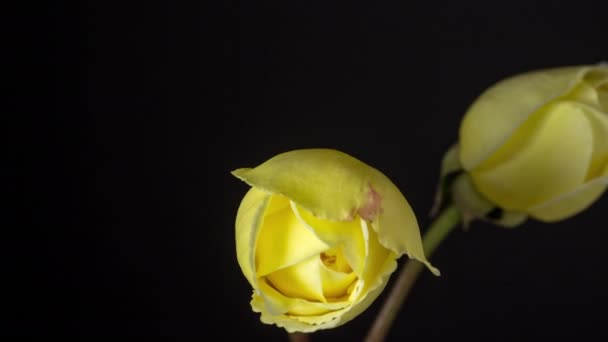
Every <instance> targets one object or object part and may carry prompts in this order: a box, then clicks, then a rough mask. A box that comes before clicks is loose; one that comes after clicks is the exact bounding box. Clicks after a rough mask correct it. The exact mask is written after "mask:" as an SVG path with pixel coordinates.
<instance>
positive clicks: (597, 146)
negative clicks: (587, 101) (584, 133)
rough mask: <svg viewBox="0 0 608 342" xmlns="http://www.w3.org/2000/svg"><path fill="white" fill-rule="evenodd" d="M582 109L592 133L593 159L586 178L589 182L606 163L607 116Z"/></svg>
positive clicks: (591, 109) (595, 111)
mask: <svg viewBox="0 0 608 342" xmlns="http://www.w3.org/2000/svg"><path fill="white" fill-rule="evenodd" d="M582 109H583V111H584V113H585V115H587V118H588V120H589V123H590V124H591V130H592V132H593V157H592V159H591V164H590V166H589V169H588V170H587V177H586V179H587V180H591V179H593V178H595V177H597V176H599V174H600V173H601V172H602V169H603V167H604V165H606V163H607V162H608V114H607V113H602V112H600V111H598V110H597V109H595V108H592V107H587V106H584V107H582Z"/></svg>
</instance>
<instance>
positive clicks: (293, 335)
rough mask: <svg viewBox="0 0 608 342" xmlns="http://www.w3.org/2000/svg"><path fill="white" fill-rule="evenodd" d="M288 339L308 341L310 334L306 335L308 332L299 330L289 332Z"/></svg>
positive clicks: (300, 341) (299, 341) (293, 341)
mask: <svg viewBox="0 0 608 342" xmlns="http://www.w3.org/2000/svg"><path fill="white" fill-rule="evenodd" d="M289 341H291V342H308V341H310V336H308V334H305V333H299V332H296V333H290V334H289Z"/></svg>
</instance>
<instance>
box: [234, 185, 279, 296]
mask: <svg viewBox="0 0 608 342" xmlns="http://www.w3.org/2000/svg"><path fill="white" fill-rule="evenodd" d="M269 202H270V195H269V194H267V193H265V192H263V191H260V190H258V189H256V188H251V189H250V190H249V191H248V192H247V194H246V195H245V197H244V198H243V200H242V201H241V205H240V206H239V210H238V212H237V214H236V224H235V228H236V229H235V237H236V257H237V261H238V263H239V266H240V267H241V270H242V271H243V274H244V275H245V277H246V278H247V280H248V281H249V283H250V284H251V286H252V287H254V288H255V287H256V285H255V283H256V282H255V243H256V241H257V237H258V232H259V230H260V227H261V226H262V223H263V221H264V212H265V211H266V208H267V207H268V203H269Z"/></svg>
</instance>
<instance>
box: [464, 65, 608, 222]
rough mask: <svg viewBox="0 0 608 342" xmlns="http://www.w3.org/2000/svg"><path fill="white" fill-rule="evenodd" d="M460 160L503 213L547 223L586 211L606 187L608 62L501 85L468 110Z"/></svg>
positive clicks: (541, 73) (519, 78)
mask: <svg viewBox="0 0 608 342" xmlns="http://www.w3.org/2000/svg"><path fill="white" fill-rule="evenodd" d="M459 150H460V163H461V165H462V167H463V168H464V169H465V170H466V171H468V173H469V175H470V177H471V180H472V183H473V184H474V186H475V188H476V189H477V191H479V192H480V193H481V194H482V195H483V196H485V197H486V198H487V199H489V200H490V201H491V202H493V203H494V204H496V205H498V206H499V207H500V208H502V209H505V210H507V211H512V212H521V213H525V214H527V215H529V216H531V217H534V218H536V219H539V220H542V221H556V220H561V219H564V218H567V217H570V216H572V215H575V214H576V213H578V212H580V211H582V210H584V209H585V208H587V207H588V206H589V205H591V204H592V203H593V202H594V201H595V200H596V199H597V198H598V197H599V196H600V195H601V194H602V193H603V192H604V190H606V186H607V184H608V65H601V64H600V65H596V66H577V67H566V68H558V69H550V70H542V71H536V72H531V73H526V74H522V75H518V76H515V77H512V78H508V79H506V80H503V81H501V82H499V83H497V84H496V85H494V86H492V87H491V88H489V89H488V90H487V91H485V92H484V93H483V94H482V95H481V96H480V97H479V98H478V99H477V100H476V101H475V102H474V103H473V105H472V106H471V107H470V108H469V110H468V112H467V113H466V115H465V117H464V119H463V121H462V125H461V127H460V146H459Z"/></svg>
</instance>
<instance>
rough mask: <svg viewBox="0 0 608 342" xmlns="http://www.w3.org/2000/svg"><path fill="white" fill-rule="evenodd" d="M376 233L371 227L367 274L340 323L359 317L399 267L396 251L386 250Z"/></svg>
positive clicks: (366, 266)
mask: <svg viewBox="0 0 608 342" xmlns="http://www.w3.org/2000/svg"><path fill="white" fill-rule="evenodd" d="M375 235H376V233H375V232H374V231H373V230H372V229H370V237H369V242H370V243H369V256H368V259H367V263H366V265H365V274H364V277H363V279H361V281H360V284H358V285H362V286H359V288H355V289H354V290H353V294H355V295H356V296H353V297H355V298H353V300H354V303H353V304H352V306H351V307H349V308H348V310H346V311H345V312H344V314H343V315H341V316H340V317H338V318H337V320H339V322H338V323H337V324H338V325H342V324H344V323H346V322H348V321H350V320H352V319H353V318H355V317H357V315H359V314H360V313H362V312H363V311H364V310H365V309H367V308H368V307H369V306H370V305H371V304H372V303H373V302H374V300H376V298H378V296H379V295H380V293H382V290H383V289H384V288H385V287H386V284H387V283H388V280H389V277H390V276H391V274H392V273H393V272H394V271H395V269H396V268H397V261H396V256H395V253H394V252H392V251H388V250H386V249H385V248H384V247H383V246H382V245H380V244H379V242H378V239H377V237H376V236H375Z"/></svg>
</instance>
